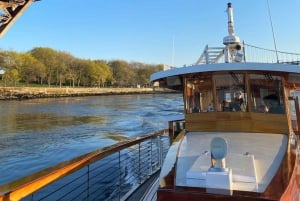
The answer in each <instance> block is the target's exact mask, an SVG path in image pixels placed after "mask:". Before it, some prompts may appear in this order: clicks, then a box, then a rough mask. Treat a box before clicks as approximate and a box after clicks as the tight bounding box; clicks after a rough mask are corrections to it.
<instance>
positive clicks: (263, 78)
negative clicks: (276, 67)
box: [249, 74, 284, 114]
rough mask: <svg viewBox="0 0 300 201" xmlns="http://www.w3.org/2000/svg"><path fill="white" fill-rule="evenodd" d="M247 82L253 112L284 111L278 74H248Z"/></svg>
mask: <svg viewBox="0 0 300 201" xmlns="http://www.w3.org/2000/svg"><path fill="white" fill-rule="evenodd" d="M249 83H250V90H251V101H252V111H253V112H269V113H274V114H283V113H284V106H283V90H282V82H281V77H280V76H274V75H271V74H265V75H259V74H250V75H249Z"/></svg>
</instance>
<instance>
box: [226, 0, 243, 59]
mask: <svg viewBox="0 0 300 201" xmlns="http://www.w3.org/2000/svg"><path fill="white" fill-rule="evenodd" d="M227 14H228V34H229V35H228V36H226V37H224V38H223V44H224V45H225V46H226V47H225V52H224V54H225V62H226V63H229V62H240V61H242V60H243V54H241V53H239V51H240V50H241V49H242V44H241V41H240V38H239V37H238V36H236V35H235V33H234V23H233V9H232V6H231V3H228V4H227Z"/></svg>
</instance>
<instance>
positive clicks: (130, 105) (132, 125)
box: [0, 94, 183, 185]
mask: <svg viewBox="0 0 300 201" xmlns="http://www.w3.org/2000/svg"><path fill="white" fill-rule="evenodd" d="M182 112H183V101H182V95H181V94H147V95H122V96H97V97H80V98H74V97H73V98H59V99H35V100H27V101H2V102H0V122H1V123H0V164H1V165H0V185H2V184H5V183H7V182H9V181H13V180H15V179H18V178H21V177H23V176H26V175H28V174H30V173H33V172H36V171H39V170H41V169H44V168H46V167H49V166H52V165H55V164H57V163H60V162H63V161H66V160H69V159H71V158H74V157H76V156H79V155H81V154H85V153H88V152H90V151H93V150H96V149H99V148H101V147H104V146H108V145H111V144H114V143H116V142H118V141H121V140H122V139H126V138H132V137H137V136H141V135H144V134H147V133H151V132H154V131H157V130H161V129H164V128H167V126H168V125H167V121H168V120H169V119H170V118H169V117H170V116H172V115H178V114H182Z"/></svg>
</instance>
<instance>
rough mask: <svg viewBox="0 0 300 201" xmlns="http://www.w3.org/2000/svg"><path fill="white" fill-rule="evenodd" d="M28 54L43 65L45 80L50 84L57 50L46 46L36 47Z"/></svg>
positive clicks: (55, 64)
mask: <svg viewBox="0 0 300 201" xmlns="http://www.w3.org/2000/svg"><path fill="white" fill-rule="evenodd" d="M30 54H31V55H32V56H33V57H35V58H36V59H37V60H39V61H40V62H41V63H43V64H44V65H45V67H46V77H47V82H48V85H49V86H50V85H51V83H52V79H53V75H54V73H55V70H56V67H57V65H58V61H57V51H55V50H53V49H51V48H47V47H37V48H34V49H32V50H31V51H30Z"/></svg>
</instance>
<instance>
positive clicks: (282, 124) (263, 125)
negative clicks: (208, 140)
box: [185, 112, 289, 134]
mask: <svg viewBox="0 0 300 201" xmlns="http://www.w3.org/2000/svg"><path fill="white" fill-rule="evenodd" d="M185 126H186V130H188V131H222V132H262V133H280V134H289V127H288V122H287V118H286V115H285V114H269V113H250V112H206V113H192V114H186V122H185Z"/></svg>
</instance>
